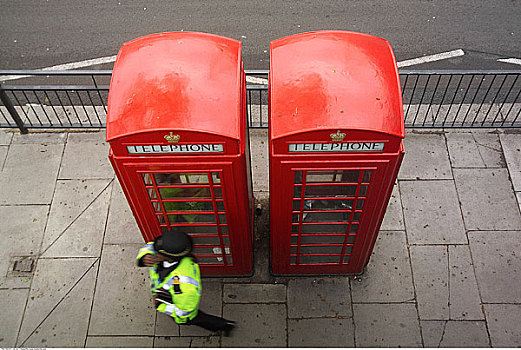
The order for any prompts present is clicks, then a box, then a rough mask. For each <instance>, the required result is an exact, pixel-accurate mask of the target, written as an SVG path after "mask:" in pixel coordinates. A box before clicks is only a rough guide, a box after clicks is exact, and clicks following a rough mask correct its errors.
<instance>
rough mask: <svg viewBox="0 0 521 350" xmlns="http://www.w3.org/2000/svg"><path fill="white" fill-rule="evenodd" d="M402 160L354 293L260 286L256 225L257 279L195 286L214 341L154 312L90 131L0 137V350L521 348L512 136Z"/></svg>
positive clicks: (334, 280)
mask: <svg viewBox="0 0 521 350" xmlns="http://www.w3.org/2000/svg"><path fill="white" fill-rule="evenodd" d="M251 135H252V149H253V150H254V151H253V154H255V157H254V159H253V164H252V168H253V176H254V190H255V196H256V198H257V199H258V200H259V201H260V202H263V201H264V202H265V199H266V198H267V197H268V184H267V166H268V161H267V159H268V158H267V155H266V153H267V139H266V137H267V136H266V135H267V132H266V130H253V131H251ZM405 149H406V152H407V153H406V156H405V159H404V163H403V165H402V168H401V171H400V174H399V176H398V180H397V183H396V185H395V188H394V191H393V194H392V198H391V202H390V205H389V207H388V210H387V213H386V217H385V219H384V222H383V224H382V227H381V231H380V234H379V236H378V240H377V243H376V246H375V249H374V252H373V255H372V258H371V260H370V262H369V265H368V266H367V268H366V271H365V273H364V275H363V276H361V277H341V276H331V277H324V276H320V277H318V276H315V277H314V276H307V277H291V278H289V277H287V278H286V277H276V278H275V277H273V276H270V275H269V273H268V267H267V243H266V242H267V238H266V222H265V216H263V217H261V218H257V224H258V230H257V233H256V236H255V238H256V244H255V246H256V248H255V268H256V270H255V271H256V272H255V275H254V276H252V277H249V278H205V279H204V280H203V284H204V293H203V298H202V303H201V308H202V309H203V310H205V311H207V312H209V313H214V314H219V315H223V316H224V317H228V318H231V319H234V320H236V321H238V328H237V330H236V331H235V332H234V334H233V337H229V338H226V337H221V336H220V335H218V334H212V333H210V332H207V331H204V330H201V329H199V328H197V327H190V326H177V325H174V324H173V322H171V321H170V320H169V319H168V318H167V317H166V316H164V315H159V314H157V313H156V312H155V311H154V309H153V306H152V300H151V295H150V293H149V291H148V281H147V279H148V277H147V271H146V270H145V269H142V268H137V267H136V266H135V265H134V258H135V255H136V253H137V250H138V249H139V248H140V246H141V245H142V243H143V240H142V238H141V235H140V233H139V231H138V228H137V225H136V224H135V222H134V219H133V217H132V214H131V212H130V209H129V207H128V204H127V202H126V200H125V198H124V196H123V194H122V192H121V188H120V185H119V183H118V181H117V179H115V177H114V173H113V171H112V168H111V167H110V164H109V162H108V159H107V152H108V145H107V144H106V143H105V142H104V131H100V132H91V133H72V132H71V133H31V134H29V135H20V134H18V133H12V132H9V131H6V132H3V131H2V132H0V168H1V173H0V188H1V190H0V221H1V222H2V225H0V237H2V240H3V242H2V243H3V244H1V245H0V310H1V314H2V317H1V318H0V347H14V346H16V347H490V346H492V347H518V346H520V345H521V326H520V324H521V239H520V238H521V214H520V209H521V206H520V202H521V134H520V133H519V131H497V130H482V131H476V130H473V131H470V130H455V131H438V132H434V131H430V132H425V131H424V132H419V131H417V132H415V131H411V130H409V131H408V132H407V136H406V139H405ZM266 211H267V208H265V210H264V211H263V215H265V214H266ZM15 262H16V268H15V266H14V264H15Z"/></svg>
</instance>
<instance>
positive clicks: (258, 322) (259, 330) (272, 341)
mask: <svg viewBox="0 0 521 350" xmlns="http://www.w3.org/2000/svg"><path fill="white" fill-rule="evenodd" d="M223 317H224V318H226V319H229V320H235V321H236V322H237V327H236V329H235V330H234V331H233V335H232V336H231V337H223V338H221V344H222V346H223V347H263V348H264V347H286V346H287V340H286V337H287V328H286V317H287V315H286V306H285V305H283V304H225V305H224V310H223Z"/></svg>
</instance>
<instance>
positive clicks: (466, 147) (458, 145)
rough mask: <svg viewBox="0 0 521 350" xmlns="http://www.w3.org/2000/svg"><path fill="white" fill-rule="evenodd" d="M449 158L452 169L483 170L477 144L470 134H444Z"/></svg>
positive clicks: (483, 164) (483, 163)
mask: <svg viewBox="0 0 521 350" xmlns="http://www.w3.org/2000/svg"><path fill="white" fill-rule="evenodd" d="M446 138H447V148H448V150H449V157H450V161H451V164H452V166H453V167H454V168H485V167H486V165H485V161H484V160H483V158H482V157H481V154H480V153H479V149H478V144H477V143H476V140H475V139H474V135H472V134H471V133H456V132H449V133H446Z"/></svg>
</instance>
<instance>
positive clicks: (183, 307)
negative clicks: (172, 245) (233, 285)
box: [137, 242, 202, 323]
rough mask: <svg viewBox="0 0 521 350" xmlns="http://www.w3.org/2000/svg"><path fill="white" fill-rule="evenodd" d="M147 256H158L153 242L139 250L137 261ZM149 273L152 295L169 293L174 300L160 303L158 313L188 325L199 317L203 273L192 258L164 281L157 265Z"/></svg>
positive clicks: (182, 260) (186, 259)
mask: <svg viewBox="0 0 521 350" xmlns="http://www.w3.org/2000/svg"><path fill="white" fill-rule="evenodd" d="M146 254H152V255H155V254H156V251H155V250H154V243H153V242H148V243H147V244H146V245H145V246H144V247H143V248H141V249H140V250H139V253H138V255H137V260H138V261H140V260H141V259H142V258H143V257H144V256H145V255H146ZM149 272H150V289H151V290H152V293H154V294H158V293H161V291H162V290H163V291H167V292H169V293H170V296H171V300H172V303H169V302H162V303H159V304H158V305H157V308H156V310H157V311H159V312H162V313H164V314H167V315H169V316H171V317H173V318H174V320H175V322H176V323H186V322H187V321H188V320H192V319H193V318H194V317H195V316H197V308H198V306H199V299H200V297H201V290H202V288H201V287H202V283H201V273H200V272H199V265H197V263H195V262H194V261H193V259H192V258H191V257H184V258H182V259H181V261H180V262H179V264H178V265H177V267H176V268H175V269H174V270H173V271H172V272H170V273H169V274H168V276H166V277H165V278H164V279H163V280H161V279H160V277H159V273H158V266H157V265H154V266H152V267H150V268H149Z"/></svg>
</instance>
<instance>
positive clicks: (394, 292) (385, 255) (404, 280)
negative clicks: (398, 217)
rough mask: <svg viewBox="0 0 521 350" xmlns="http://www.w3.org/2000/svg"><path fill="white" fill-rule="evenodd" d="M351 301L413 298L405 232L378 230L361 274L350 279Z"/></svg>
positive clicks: (392, 300) (399, 300)
mask: <svg viewBox="0 0 521 350" xmlns="http://www.w3.org/2000/svg"><path fill="white" fill-rule="evenodd" d="M351 293H352V296H353V302H354V303H360V302H407V301H413V300H414V286H413V281H412V274H411V263H410V260H409V254H408V252H407V246H406V240H405V232H403V231H380V233H379V234H378V238H377V240H376V244H375V247H374V250H373V253H372V255H371V259H370V260H369V264H368V265H367V267H366V269H365V272H364V274H363V275H362V276H361V277H360V278H356V279H353V280H352V281H351Z"/></svg>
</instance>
